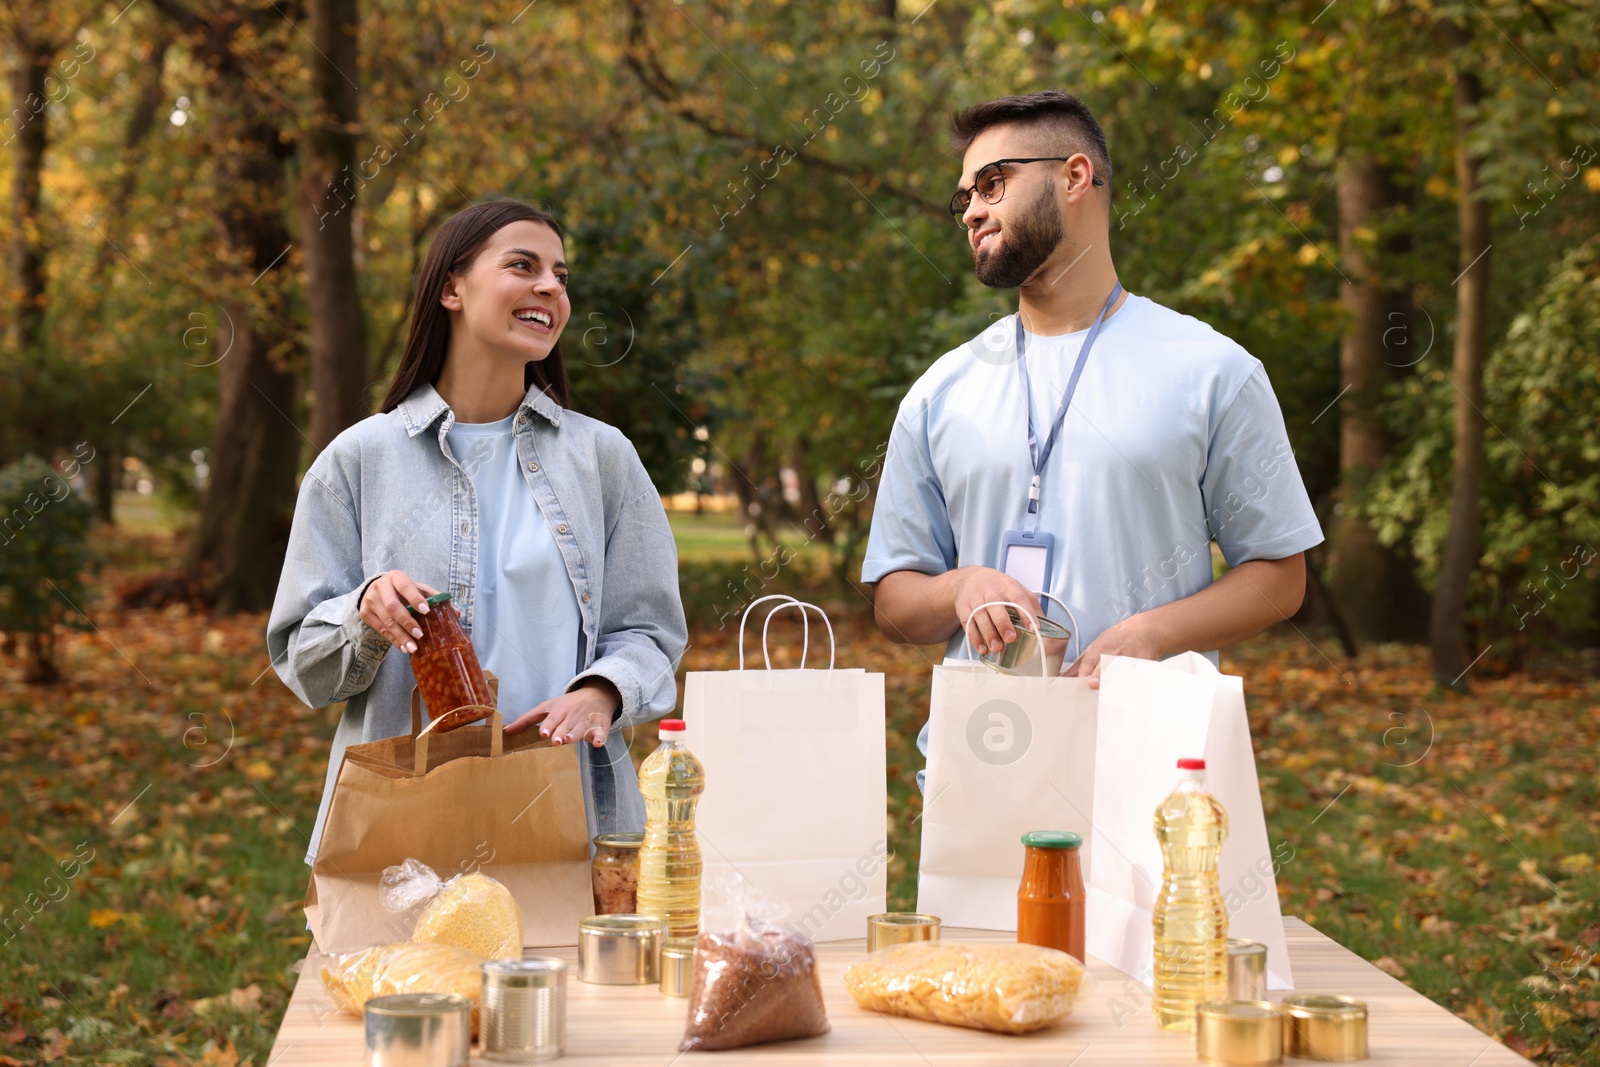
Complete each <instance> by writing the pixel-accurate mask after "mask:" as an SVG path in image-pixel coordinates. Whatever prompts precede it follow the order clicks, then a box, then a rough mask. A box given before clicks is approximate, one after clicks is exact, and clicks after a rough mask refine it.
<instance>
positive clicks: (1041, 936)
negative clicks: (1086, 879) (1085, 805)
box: [1017, 830, 1087, 963]
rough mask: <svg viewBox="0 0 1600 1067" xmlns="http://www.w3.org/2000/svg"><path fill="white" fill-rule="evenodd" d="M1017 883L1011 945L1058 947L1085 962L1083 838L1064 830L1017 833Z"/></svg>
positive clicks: (1080, 961)
mask: <svg viewBox="0 0 1600 1067" xmlns="http://www.w3.org/2000/svg"><path fill="white" fill-rule="evenodd" d="M1022 844H1023V850H1024V858H1023V862H1022V884H1021V885H1020V886H1018V887H1017V941H1018V942H1019V943H1021V944H1026V945H1043V946H1044V947H1045V948H1058V949H1060V950H1061V951H1063V952H1065V953H1067V954H1068V955H1071V956H1075V957H1077V959H1078V962H1079V963H1086V962H1087V961H1086V960H1085V959H1084V950H1083V923H1084V915H1085V911H1084V896H1085V894H1084V888H1083V864H1082V861H1081V859H1080V850H1081V849H1082V847H1083V838H1082V837H1081V836H1080V835H1078V834H1074V833H1070V832H1068V831H1066V830H1032V831H1029V832H1028V833H1025V834H1023V835H1022Z"/></svg>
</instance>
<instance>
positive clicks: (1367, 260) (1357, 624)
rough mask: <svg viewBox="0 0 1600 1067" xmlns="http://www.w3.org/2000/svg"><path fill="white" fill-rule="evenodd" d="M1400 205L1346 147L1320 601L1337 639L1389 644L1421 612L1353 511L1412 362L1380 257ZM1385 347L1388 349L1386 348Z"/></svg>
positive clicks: (1363, 156)
mask: <svg viewBox="0 0 1600 1067" xmlns="http://www.w3.org/2000/svg"><path fill="white" fill-rule="evenodd" d="M1404 203H1405V192H1404V190H1403V189H1402V188H1400V186H1399V183H1398V182H1397V181H1396V175H1395V174H1394V172H1393V170H1392V169H1391V168H1390V167H1388V166H1385V165H1383V164H1381V163H1379V162H1378V160H1377V159H1376V158H1375V157H1374V155H1373V153H1372V151H1371V150H1370V149H1368V148H1365V147H1360V146H1353V147H1350V148H1348V149H1346V150H1345V151H1344V152H1343V153H1342V154H1341V156H1340V159H1339V167H1338V205H1339V258H1340V265H1341V269H1342V271H1343V273H1344V274H1345V276H1346V278H1347V279H1348V280H1347V281H1345V282H1344V283H1343V284H1342V285H1340V287H1339V288H1340V299H1341V301H1342V302H1343V304H1344V308H1345V310H1346V312H1347V313H1348V314H1349V316H1350V324H1349V326H1348V327H1346V330H1345V333H1344V336H1343V337H1342V338H1340V342H1339V378H1340V386H1341V388H1343V389H1346V390H1348V392H1346V393H1345V394H1344V396H1343V399H1342V400H1341V401H1340V404H1339V473H1340V487H1339V498H1340V501H1341V505H1342V506H1341V508H1340V509H1339V510H1340V511H1341V512H1343V514H1342V515H1340V516H1339V517H1338V518H1337V519H1336V520H1335V523H1334V526H1333V529H1332V531H1330V534H1331V535H1330V537H1329V558H1330V562H1329V571H1330V573H1329V576H1328V588H1327V593H1328V596H1327V598H1326V599H1327V600H1328V601H1330V602H1336V603H1337V604H1338V605H1339V611H1340V614H1341V615H1342V616H1343V618H1344V620H1345V621H1346V622H1347V623H1348V625H1349V632H1348V633H1345V634H1342V635H1341V640H1346V641H1350V640H1352V639H1353V640H1362V641H1392V640H1404V639H1412V640H1416V639H1419V638H1420V637H1421V636H1422V632H1423V629H1424V625H1425V624H1424V623H1423V618H1425V616H1424V615H1423V613H1422V612H1421V611H1419V610H1418V604H1419V602H1421V603H1423V604H1425V600H1424V598H1423V597H1422V596H1421V595H1420V589H1418V588H1417V583H1416V580H1415V577H1414V575H1413V572H1412V568H1411V566H1410V563H1409V561H1408V560H1407V559H1406V558H1404V557H1403V556H1402V555H1401V554H1400V553H1399V552H1397V551H1396V550H1394V549H1392V548H1388V547H1385V546H1384V545H1383V544H1382V543H1381V542H1380V541H1379V540H1378V535H1377V533H1376V532H1375V531H1374V530H1373V528H1372V526H1371V525H1370V524H1369V523H1367V522H1366V521H1365V520H1364V519H1362V518H1361V517H1360V516H1358V515H1356V514H1355V508H1354V504H1355V502H1356V501H1357V500H1358V499H1359V498H1360V495H1361V493H1362V491H1363V489H1364V487H1365V485H1366V482H1367V480H1368V479H1370V478H1371V477H1372V475H1373V474H1374V473H1375V472H1376V471H1377V470H1378V468H1379V467H1380V466H1381V465H1382V464H1383V462H1384V460H1385V459H1386V458H1387V456H1388V454H1389V449H1390V446H1391V445H1392V443H1393V442H1392V441H1391V440H1390V436H1389V433H1388V430H1387V428H1386V427H1385V426H1384V423H1383V416H1382V413H1381V403H1382V400H1383V394H1384V391H1385V389H1386V388H1387V386H1388V385H1389V384H1390V383H1391V382H1393V380H1394V379H1395V376H1396V375H1395V369H1396V368H1397V367H1403V366H1406V365H1407V364H1409V363H1411V362H1414V360H1415V359H1416V358H1417V357H1416V355H1415V354H1414V352H1413V350H1414V348H1415V340H1414V338H1412V337H1411V336H1410V321H1411V311H1412V307H1411V293H1410V289H1409V287H1408V286H1407V285H1405V284H1404V283H1403V282H1401V283H1399V284H1396V282H1395V281H1394V280H1393V279H1392V278H1390V277H1389V276H1388V272H1387V271H1386V270H1385V266H1386V264H1385V263H1384V259H1385V257H1386V254H1388V253H1391V252H1396V251H1400V250H1398V249H1394V248H1392V247H1386V245H1390V246H1392V244H1393V240H1392V239H1391V240H1390V241H1387V242H1383V241H1380V239H1379V237H1378V233H1379V231H1380V230H1381V229H1382V227H1383V226H1384V224H1385V222H1386V221H1387V219H1388V217H1389V216H1390V214H1391V213H1392V212H1393V211H1394V210H1395V209H1396V208H1398V207H1401V206H1403V205H1404ZM1390 340H1393V341H1394V343H1392V344H1391V343H1386V342H1388V341H1390Z"/></svg>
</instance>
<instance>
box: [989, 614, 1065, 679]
mask: <svg viewBox="0 0 1600 1067" xmlns="http://www.w3.org/2000/svg"><path fill="white" fill-rule="evenodd" d="M1006 614H1007V615H1009V616H1010V617H1011V624H1012V625H1013V626H1015V627H1016V628H1017V639H1016V640H1015V641H1013V642H1011V643H1010V644H1009V645H1007V646H1006V647H1005V648H1003V649H1001V650H1000V651H999V652H985V653H983V654H982V655H980V656H979V657H978V660H979V662H981V663H982V664H983V665H984V666H986V667H989V668H990V669H992V670H996V671H999V672H1000V673H1001V674H1017V673H1019V672H1021V673H1028V674H1032V673H1034V672H1032V671H1027V670H1025V668H1026V667H1027V665H1028V664H1029V663H1031V662H1032V661H1033V658H1034V657H1035V656H1037V655H1043V654H1044V644H1043V642H1042V641H1041V640H1040V638H1050V639H1052V640H1057V641H1067V640H1070V639H1071V638H1072V631H1071V630H1068V629H1067V628H1066V627H1065V626H1062V625H1061V624H1060V623H1058V622H1052V621H1051V620H1049V619H1046V618H1044V617H1043V616H1040V617H1039V618H1038V619H1037V620H1036V622H1037V625H1038V629H1030V628H1029V627H1028V622H1027V619H1025V618H1024V617H1023V615H1022V613H1021V612H1020V611H1018V610H1017V609H1016V606H1015V605H1012V604H1007V605H1006Z"/></svg>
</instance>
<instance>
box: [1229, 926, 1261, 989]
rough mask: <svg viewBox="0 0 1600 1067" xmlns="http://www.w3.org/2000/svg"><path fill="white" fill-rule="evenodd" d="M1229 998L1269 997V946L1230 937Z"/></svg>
mask: <svg viewBox="0 0 1600 1067" xmlns="http://www.w3.org/2000/svg"><path fill="white" fill-rule="evenodd" d="M1228 999H1229V1000H1266V999H1267V946H1266V945H1263V944H1262V943H1261V942H1259V941H1246V940H1245V939H1244V938H1242V937H1230V938H1228Z"/></svg>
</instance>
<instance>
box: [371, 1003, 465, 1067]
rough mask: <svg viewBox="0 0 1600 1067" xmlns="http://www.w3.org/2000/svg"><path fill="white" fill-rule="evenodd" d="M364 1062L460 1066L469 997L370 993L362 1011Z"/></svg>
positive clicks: (390, 1066) (385, 1066) (378, 1066)
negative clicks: (365, 1048) (365, 1042)
mask: <svg viewBox="0 0 1600 1067" xmlns="http://www.w3.org/2000/svg"><path fill="white" fill-rule="evenodd" d="M362 1023H363V1025H364V1026H365V1028H366V1035H367V1065H368V1067H465V1064H466V1062H467V1056H468V1054H469V1053H470V1051H471V1048H472V1001H470V1000H468V999H467V998H466V997H463V996H459V995H457V994H455V993H396V994H394V995H392V996H387V997H373V998H372V999H371V1000H369V1001H367V1003H366V1007H365V1008H364V1009H363V1010H362Z"/></svg>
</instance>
